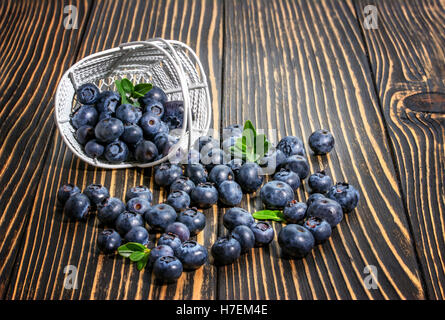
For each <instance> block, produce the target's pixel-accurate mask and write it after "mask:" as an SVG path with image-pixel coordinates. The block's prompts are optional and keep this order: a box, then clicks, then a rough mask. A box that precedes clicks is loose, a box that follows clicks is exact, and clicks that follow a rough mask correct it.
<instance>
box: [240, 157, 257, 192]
mask: <svg viewBox="0 0 445 320" xmlns="http://www.w3.org/2000/svg"><path fill="white" fill-rule="evenodd" d="M261 173H262V172H261V168H260V167H259V166H258V165H257V164H256V163H254V162H247V163H245V164H243V166H242V167H241V168H240V169H239V172H238V175H237V176H236V181H237V182H238V183H239V185H240V186H241V188H242V189H243V191H244V192H247V193H252V192H255V191H257V190H258V188H259V187H261V185H262V184H263V181H264V177H263V176H262V175H261Z"/></svg>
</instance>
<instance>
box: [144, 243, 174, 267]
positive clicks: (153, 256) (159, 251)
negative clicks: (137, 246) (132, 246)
mask: <svg viewBox="0 0 445 320" xmlns="http://www.w3.org/2000/svg"><path fill="white" fill-rule="evenodd" d="M181 244H182V243H181V241H179V246H180V245H181ZM174 255H175V253H174V251H173V248H172V247H170V246H168V245H165V244H158V245H157V246H156V247H154V248H153V249H151V250H150V256H149V257H148V266H149V267H150V268H152V267H153V265H154V263H155V261H156V260H158V258H160V257H164V256H174Z"/></svg>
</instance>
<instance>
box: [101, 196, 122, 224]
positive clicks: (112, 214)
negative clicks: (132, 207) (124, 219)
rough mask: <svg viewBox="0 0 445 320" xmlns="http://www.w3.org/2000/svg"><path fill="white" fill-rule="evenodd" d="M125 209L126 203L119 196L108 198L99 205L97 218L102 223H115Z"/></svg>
mask: <svg viewBox="0 0 445 320" xmlns="http://www.w3.org/2000/svg"><path fill="white" fill-rule="evenodd" d="M124 211H125V205H124V203H123V202H122V201H121V200H120V199H118V198H106V199H104V200H103V201H102V202H101V203H100V204H99V205H98V206H97V218H98V219H99V221H100V222H101V223H104V224H107V225H108V224H113V223H114V222H115V221H116V219H117V217H119V215H120V214H121V213H122V212H124Z"/></svg>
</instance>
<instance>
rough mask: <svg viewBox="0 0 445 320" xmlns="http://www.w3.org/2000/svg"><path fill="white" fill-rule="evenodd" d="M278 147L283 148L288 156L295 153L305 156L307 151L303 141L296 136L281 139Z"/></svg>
mask: <svg viewBox="0 0 445 320" xmlns="http://www.w3.org/2000/svg"><path fill="white" fill-rule="evenodd" d="M277 149H279V150H281V151H282V152H283V153H284V154H285V155H286V157H290V156H293V155H296V154H297V155H300V156H304V155H305V154H306V152H305V151H304V145H303V141H301V139H300V138H297V137H294V136H287V137H284V138H283V139H281V140H280V142H279V143H278V145H277Z"/></svg>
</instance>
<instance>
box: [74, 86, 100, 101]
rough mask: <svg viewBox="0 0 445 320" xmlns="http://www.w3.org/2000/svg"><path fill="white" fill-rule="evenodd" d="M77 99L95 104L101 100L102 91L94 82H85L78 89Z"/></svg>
mask: <svg viewBox="0 0 445 320" xmlns="http://www.w3.org/2000/svg"><path fill="white" fill-rule="evenodd" d="M76 94H77V100H78V101H79V102H80V103H82V104H95V103H96V102H97V100H99V96H100V91H99V88H98V87H96V85H95V84H93V83H84V84H83V85H81V86H80V87H79V88H78V89H77V90H76Z"/></svg>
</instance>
